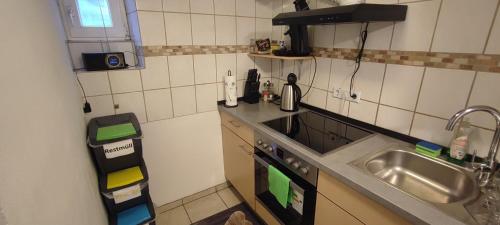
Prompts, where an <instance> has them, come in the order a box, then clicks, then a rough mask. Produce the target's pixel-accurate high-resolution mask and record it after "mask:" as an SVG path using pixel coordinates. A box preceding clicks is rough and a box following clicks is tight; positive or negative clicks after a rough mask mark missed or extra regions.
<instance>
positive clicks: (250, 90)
mask: <svg viewBox="0 0 500 225" xmlns="http://www.w3.org/2000/svg"><path fill="white" fill-rule="evenodd" d="M259 88H260V82H259V81H246V82H245V90H244V92H243V101H244V102H246V103H249V104H255V103H259V99H260V93H259Z"/></svg>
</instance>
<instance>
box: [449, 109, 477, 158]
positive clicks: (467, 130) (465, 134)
mask: <svg viewBox="0 0 500 225" xmlns="http://www.w3.org/2000/svg"><path fill="white" fill-rule="evenodd" d="M471 133H472V127H471V125H470V122H469V119H468V118H464V120H463V121H462V122H461V123H460V126H459V127H458V129H456V130H455V135H454V136H453V139H452V140H451V143H450V157H451V158H454V159H458V160H462V159H463V158H464V157H465V154H467V151H468V150H469V144H470V134H471Z"/></svg>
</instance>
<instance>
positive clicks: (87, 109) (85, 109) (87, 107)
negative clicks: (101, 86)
mask: <svg viewBox="0 0 500 225" xmlns="http://www.w3.org/2000/svg"><path fill="white" fill-rule="evenodd" d="M76 81H78V86H80V89H82V93H83V99H85V103H84V104H83V112H84V113H89V112H92V107H91V106H90V103H89V101H88V100H87V94H86V93H85V89H84V88H83V85H82V82H80V78H79V77H78V75H76Z"/></svg>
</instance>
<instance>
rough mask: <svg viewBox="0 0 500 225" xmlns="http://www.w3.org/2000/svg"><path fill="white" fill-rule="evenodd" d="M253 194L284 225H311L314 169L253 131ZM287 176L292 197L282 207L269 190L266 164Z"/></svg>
mask: <svg viewBox="0 0 500 225" xmlns="http://www.w3.org/2000/svg"><path fill="white" fill-rule="evenodd" d="M255 137H256V138H255V140H256V141H255V153H254V159H255V195H256V197H257V201H259V202H260V203H261V204H262V205H263V206H264V207H265V208H267V209H268V211H269V212H270V213H271V214H273V216H274V217H275V218H276V219H277V220H279V221H280V222H281V223H282V224H284V225H313V224H314V209H315V206H316V184H317V179H318V168H316V167H314V166H312V165H310V164H309V163H307V162H305V161H304V160H302V159H300V158H299V157H297V156H296V155H294V154H292V153H291V152H289V151H287V150H286V149H285V148H282V147H280V146H279V145H278V144H276V143H274V142H272V141H271V139H270V138H266V137H267V136H265V135H261V134H259V133H256V134H255ZM269 165H272V166H273V167H275V168H276V169H278V170H279V171H280V172H281V173H283V174H284V175H286V176H287V177H288V178H290V191H291V193H292V198H291V201H290V203H289V204H288V205H287V207H286V208H284V207H283V206H282V205H281V204H280V203H279V202H278V200H276V198H275V197H274V195H273V194H272V193H271V192H270V191H269V178H268V167H269Z"/></svg>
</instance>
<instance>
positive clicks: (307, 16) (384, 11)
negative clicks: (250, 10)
mask: <svg viewBox="0 0 500 225" xmlns="http://www.w3.org/2000/svg"><path fill="white" fill-rule="evenodd" d="M407 8H408V6H406V5H384V4H356V5H346V6H337V7H331V8H322V9H313V10H306V11H299V12H288V13H280V14H278V15H277V16H276V17H274V18H273V25H316V24H328V23H362V22H380V21H404V20H405V19H406V10H407Z"/></svg>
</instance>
